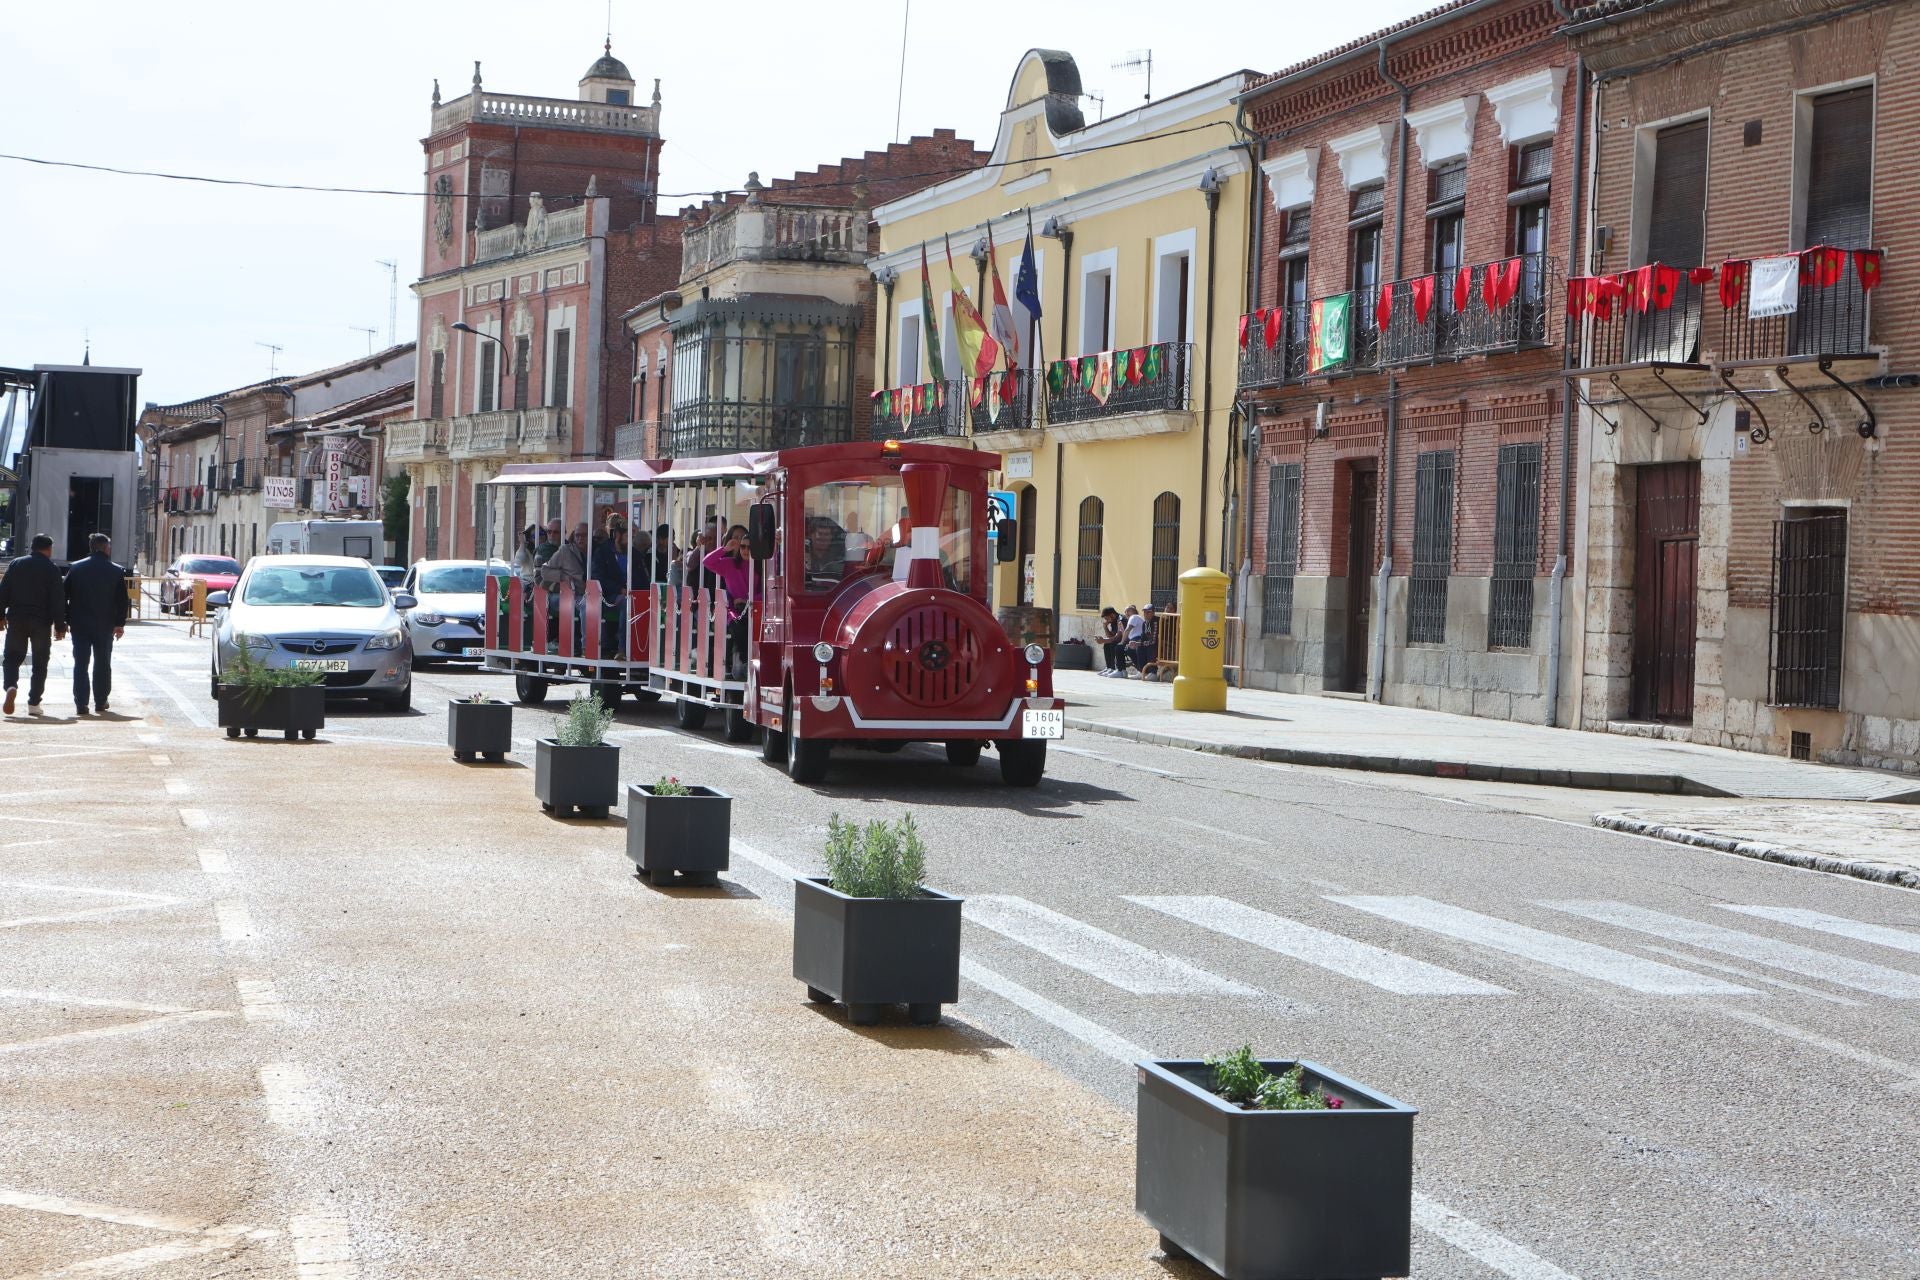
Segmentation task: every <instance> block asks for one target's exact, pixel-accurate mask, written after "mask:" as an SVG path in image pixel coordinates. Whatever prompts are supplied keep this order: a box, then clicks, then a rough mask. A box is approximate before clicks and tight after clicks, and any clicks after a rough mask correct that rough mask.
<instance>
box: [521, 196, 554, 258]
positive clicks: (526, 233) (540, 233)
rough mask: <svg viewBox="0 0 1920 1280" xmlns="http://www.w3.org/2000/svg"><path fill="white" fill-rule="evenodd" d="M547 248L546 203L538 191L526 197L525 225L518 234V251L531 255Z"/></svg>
mask: <svg viewBox="0 0 1920 1280" xmlns="http://www.w3.org/2000/svg"><path fill="white" fill-rule="evenodd" d="M546 247H547V202H546V201H545V200H543V199H541V198H540V193H539V192H538V191H536V192H534V193H533V194H531V195H529V196H528V197H527V225H526V227H525V229H524V230H523V231H522V232H521V233H520V250H521V252H523V253H531V252H533V251H534V250H535V249H544V248H546Z"/></svg>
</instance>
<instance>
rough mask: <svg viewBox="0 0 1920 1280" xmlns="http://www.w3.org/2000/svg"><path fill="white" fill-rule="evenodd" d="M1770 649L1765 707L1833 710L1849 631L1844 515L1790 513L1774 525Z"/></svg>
mask: <svg viewBox="0 0 1920 1280" xmlns="http://www.w3.org/2000/svg"><path fill="white" fill-rule="evenodd" d="M1769 612H1770V614H1771V617H1770V619H1769V621H1770V623H1771V625H1770V627H1769V628H1768V629H1769V631H1770V632H1771V633H1772V644H1771V652H1770V655H1769V656H1770V658H1771V661H1770V662H1769V664H1768V668H1769V669H1768V676H1769V680H1768V694H1767V701H1769V702H1770V703H1772V704H1773V705H1774V706H1776V707H1838V706H1839V705H1840V652H1841V645H1842V641H1843V639H1844V637H1845V635H1846V625H1847V513H1846V512H1845V511H1842V510H1838V509H1835V508H1830V507H1809V508H1803V509H1801V510H1797V511H1789V512H1788V513H1787V517H1786V518H1785V519H1784V520H1778V521H1775V522H1774V526H1773V599H1772V603H1771V608H1770V610H1769Z"/></svg>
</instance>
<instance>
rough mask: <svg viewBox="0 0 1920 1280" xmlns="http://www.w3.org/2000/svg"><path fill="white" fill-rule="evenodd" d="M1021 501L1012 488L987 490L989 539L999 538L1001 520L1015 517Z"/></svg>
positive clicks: (995, 539)
mask: <svg viewBox="0 0 1920 1280" xmlns="http://www.w3.org/2000/svg"><path fill="white" fill-rule="evenodd" d="M1019 501H1020V498H1019V495H1018V494H1016V493H1014V492H1013V490H1011V489H989V490H987V541H989V542H994V541H997V540H998V539H999V537H1000V522H1001V521H1002V520H1011V519H1013V513H1014V512H1015V511H1017V510H1019V507H1018V505H1017V504H1018V503H1019Z"/></svg>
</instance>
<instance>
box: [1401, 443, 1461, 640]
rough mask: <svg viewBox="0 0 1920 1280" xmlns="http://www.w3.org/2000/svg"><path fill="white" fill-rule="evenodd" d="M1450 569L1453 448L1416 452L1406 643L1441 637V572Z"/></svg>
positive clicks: (1444, 607) (1443, 607)
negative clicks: (1417, 454) (1411, 570)
mask: <svg viewBox="0 0 1920 1280" xmlns="http://www.w3.org/2000/svg"><path fill="white" fill-rule="evenodd" d="M1452 571H1453V450H1451V449H1436V450H1434V451H1433V452H1431V453H1423V454H1421V455H1420V460H1419V462H1418V463H1417V464H1416V465H1415V469H1414V475H1413V577H1412V579H1411V580H1410V581H1409V583H1408V585H1407V643H1408V644H1443V643H1445V642H1446V638H1447V576H1448V575H1449V574H1450V573H1452Z"/></svg>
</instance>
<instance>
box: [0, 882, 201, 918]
mask: <svg viewBox="0 0 1920 1280" xmlns="http://www.w3.org/2000/svg"><path fill="white" fill-rule="evenodd" d="M0 888H6V889H28V890H34V891H38V892H43V893H79V894H88V895H92V896H96V897H103V898H135V899H138V901H135V902H123V903H120V904H118V905H116V906H111V907H86V908H83V909H81V910H79V911H57V912H54V913H53V914H51V915H38V916H19V917H16V918H14V919H12V920H0V929H18V928H23V927H25V926H27V925H35V924H64V923H67V922H68V921H72V920H94V919H98V918H99V917H101V916H110V915H117V914H119V913H120V912H123V911H150V910H152V909H153V908H155V907H170V906H172V905H174V904H175V903H177V902H179V901H180V899H178V898H168V897H163V896H162V895H160V894H157V893H134V892H132V891H131V890H125V889H93V888H87V887H83V886H79V885H53V884H24V883H20V882H17V881H9V882H5V883H0Z"/></svg>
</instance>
